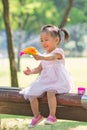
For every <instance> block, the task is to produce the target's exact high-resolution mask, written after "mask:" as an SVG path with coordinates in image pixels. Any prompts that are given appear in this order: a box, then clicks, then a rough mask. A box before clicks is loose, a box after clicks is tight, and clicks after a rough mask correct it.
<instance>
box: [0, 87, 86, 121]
mask: <svg viewBox="0 0 87 130" xmlns="http://www.w3.org/2000/svg"><path fill="white" fill-rule="evenodd" d="M19 91H20V89H18V88H13V87H12V88H9V87H7V88H5V87H1V88H0V114H12V115H23V116H33V114H32V111H31V107H30V103H29V101H26V100H25V99H24V97H23V96H22V95H20V94H19ZM56 98H57V112H56V116H57V118H58V119H66V120H75V121H85V122H87V95H78V94H75V93H67V94H60V95H56ZM39 102H40V112H41V113H42V115H43V116H44V117H47V116H48V114H49V109H48V103H47V97H46V95H45V96H44V97H42V98H39Z"/></svg>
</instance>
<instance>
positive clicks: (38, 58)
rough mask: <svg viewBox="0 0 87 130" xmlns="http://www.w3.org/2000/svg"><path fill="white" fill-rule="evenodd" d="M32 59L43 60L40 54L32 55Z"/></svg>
mask: <svg viewBox="0 0 87 130" xmlns="http://www.w3.org/2000/svg"><path fill="white" fill-rule="evenodd" d="M33 57H34V59H35V60H43V55H41V54H40V53H39V54H36V55H33Z"/></svg>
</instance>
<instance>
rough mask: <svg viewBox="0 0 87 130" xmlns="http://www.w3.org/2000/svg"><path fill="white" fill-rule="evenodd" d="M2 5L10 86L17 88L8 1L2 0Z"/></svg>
mask: <svg viewBox="0 0 87 130" xmlns="http://www.w3.org/2000/svg"><path fill="white" fill-rule="evenodd" d="M2 4H3V18H4V23H5V27H6V34H7V43H8V44H7V48H8V55H9V63H10V72H11V73H10V76H11V86H12V87H15V86H16V87H18V80H17V70H16V62H15V56H14V48H13V36H12V29H11V26H10V19H9V1H8V0H2Z"/></svg>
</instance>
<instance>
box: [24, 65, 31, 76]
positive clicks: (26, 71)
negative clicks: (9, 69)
mask: <svg viewBox="0 0 87 130" xmlns="http://www.w3.org/2000/svg"><path fill="white" fill-rule="evenodd" d="M23 72H24V74H25V75H30V74H31V73H32V71H31V69H30V68H29V67H27V69H26V70H24V71H23Z"/></svg>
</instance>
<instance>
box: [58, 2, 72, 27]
mask: <svg viewBox="0 0 87 130" xmlns="http://www.w3.org/2000/svg"><path fill="white" fill-rule="evenodd" d="M73 1H74V0H68V5H67V7H66V9H65V13H64V16H63V19H62V21H61V23H60V27H64V26H65V24H66V23H67V21H68V20H67V19H68V16H69V13H70V11H71V8H72V6H73Z"/></svg>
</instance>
